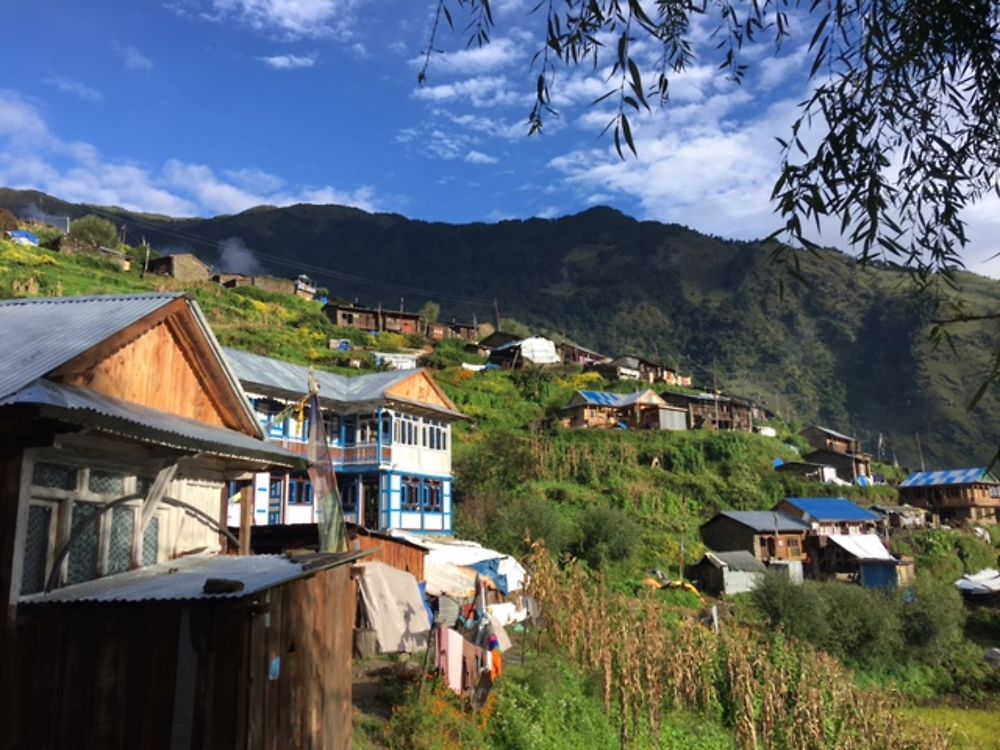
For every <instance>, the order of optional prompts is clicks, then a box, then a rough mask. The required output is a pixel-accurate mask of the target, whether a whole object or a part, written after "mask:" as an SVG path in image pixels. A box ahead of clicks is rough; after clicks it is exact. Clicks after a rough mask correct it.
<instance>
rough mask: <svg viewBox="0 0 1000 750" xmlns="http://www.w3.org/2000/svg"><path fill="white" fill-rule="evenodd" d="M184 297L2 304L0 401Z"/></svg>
mask: <svg viewBox="0 0 1000 750" xmlns="http://www.w3.org/2000/svg"><path fill="white" fill-rule="evenodd" d="M182 296H183V294H181V293H171V294H136V295H122V296H114V297H39V298H34V299H19V300H4V301H2V302H0V351H2V352H3V353H4V354H3V357H2V358H0V398H3V397H5V396H9V395H10V394H12V393H14V392H16V391H18V390H20V389H21V388H23V387H24V386H26V385H28V384H29V383H31V382H33V381H35V380H37V379H38V378H40V377H42V376H43V375H45V374H46V373H48V372H51V371H52V370H54V369H56V368H57V367H59V366H60V365H63V364H65V363H66V362H69V361H70V360H71V359H73V358H74V357H77V356H79V355H81V354H83V353H84V352H85V351H87V350H88V349H90V348H92V347H94V346H96V345H97V344H99V343H100V342H102V341H104V340H105V339H107V338H110V337H111V336H113V335H114V334H116V333H118V332H119V331H120V330H122V329H123V328H126V327H127V326H129V325H131V324H133V323H135V322H137V321H139V320H141V319H142V318H144V317H146V316H147V315H150V314H152V313H154V312H156V311H157V310H159V309H160V308H161V307H163V306H164V305H166V304H169V303H170V302H173V301H174V300H175V299H177V298H178V297H182Z"/></svg>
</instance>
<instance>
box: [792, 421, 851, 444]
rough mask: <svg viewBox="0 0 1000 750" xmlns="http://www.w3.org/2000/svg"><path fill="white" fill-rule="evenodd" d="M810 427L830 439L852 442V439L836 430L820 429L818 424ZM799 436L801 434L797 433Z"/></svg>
mask: <svg viewBox="0 0 1000 750" xmlns="http://www.w3.org/2000/svg"><path fill="white" fill-rule="evenodd" d="M811 427H813V428H814V429H817V430H819V431H820V432H822V433H825V434H827V435H829V436H830V437H835V438H838V439H840V440H851V441H853V440H854V438H853V437H851V436H850V435H845V434H844V433H842V432H837V431H836V430H831V429H830V428H828V427H820V426H819V425H818V424H814V425H811ZM807 429H808V428H807ZM802 432H805V430H803V431H802ZM799 434H801V433H799Z"/></svg>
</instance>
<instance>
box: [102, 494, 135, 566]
mask: <svg viewBox="0 0 1000 750" xmlns="http://www.w3.org/2000/svg"><path fill="white" fill-rule="evenodd" d="M134 530H135V511H134V510H133V509H132V508H126V507H124V506H119V507H117V508H115V509H114V510H112V511H111V540H110V544H109V548H108V573H109V574H111V573H124V572H125V571H126V570H128V569H129V568H130V567H132V532H133V531H134Z"/></svg>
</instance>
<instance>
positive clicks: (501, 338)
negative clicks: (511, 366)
mask: <svg viewBox="0 0 1000 750" xmlns="http://www.w3.org/2000/svg"><path fill="white" fill-rule="evenodd" d="M521 338H522V337H521V336H516V335H514V334H513V333H507V332H506V331H493V332H491V333H489V334H487V335H486V336H485V337H484V338H482V339H480V340H479V341H478V342H477V343H475V344H473V343H469V344H466V345H465V351H467V352H469V353H470V354H478V355H479V356H481V357H488V356H490V352H492V351H493V350H494V349H497V348H499V347H501V346H504V345H505V344H512V343H514V342H515V341H520V340H521Z"/></svg>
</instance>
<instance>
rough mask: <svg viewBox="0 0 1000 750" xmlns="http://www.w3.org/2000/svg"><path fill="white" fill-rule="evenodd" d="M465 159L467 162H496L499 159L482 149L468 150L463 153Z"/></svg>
mask: <svg viewBox="0 0 1000 750" xmlns="http://www.w3.org/2000/svg"><path fill="white" fill-rule="evenodd" d="M465 161H466V162H467V163H469V164H496V163H497V162H498V161H499V159H497V158H496V157H495V156H490V155H489V154H484V153H483V152H482V151H470V152H469V153H467V154H466V155H465Z"/></svg>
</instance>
